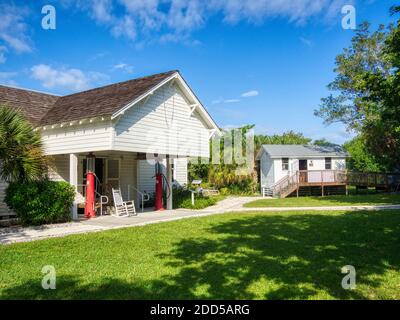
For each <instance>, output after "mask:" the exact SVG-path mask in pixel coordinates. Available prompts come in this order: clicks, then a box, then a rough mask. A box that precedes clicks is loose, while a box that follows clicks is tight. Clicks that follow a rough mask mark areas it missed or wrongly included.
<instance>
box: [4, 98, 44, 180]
mask: <svg viewBox="0 0 400 320" xmlns="http://www.w3.org/2000/svg"><path fill="white" fill-rule="evenodd" d="M46 168H47V166H46V157H45V155H44V152H43V148H42V141H41V137H40V134H39V133H38V132H36V131H35V130H34V128H33V127H32V125H31V124H30V123H29V122H28V121H27V120H26V119H25V118H24V116H23V115H22V114H21V113H20V111H19V110H16V109H11V108H9V107H7V106H5V105H0V177H1V179H2V180H4V181H7V182H27V181H33V180H40V179H42V178H43V177H44V174H45V172H46Z"/></svg>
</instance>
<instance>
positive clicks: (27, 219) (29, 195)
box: [5, 180, 75, 225]
mask: <svg viewBox="0 0 400 320" xmlns="http://www.w3.org/2000/svg"><path fill="white" fill-rule="evenodd" d="M74 197H75V190H74V188H73V187H72V186H71V185H70V184H69V183H67V182H56V181H49V180H44V181H35V182H26V183H17V182H12V183H10V184H9V186H8V188H7V190H6V197H5V202H6V203H7V205H8V206H9V207H10V208H11V209H12V210H14V211H15V213H16V214H17V216H18V218H19V219H20V221H21V223H22V224H24V225H40V224H46V223H57V222H65V221H69V220H70V219H71V216H70V209H71V206H72V204H73V201H74Z"/></svg>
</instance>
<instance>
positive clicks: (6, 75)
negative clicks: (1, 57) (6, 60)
mask: <svg viewBox="0 0 400 320" xmlns="http://www.w3.org/2000/svg"><path fill="white" fill-rule="evenodd" d="M16 75H17V73H16V72H0V83H2V84H5V85H8V86H16V85H17V82H16V81H15V80H14V79H12V78H14V77H15V76H16Z"/></svg>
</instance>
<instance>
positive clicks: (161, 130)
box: [0, 71, 219, 218]
mask: <svg viewBox="0 0 400 320" xmlns="http://www.w3.org/2000/svg"><path fill="white" fill-rule="evenodd" d="M0 103H1V104H7V105H9V106H11V107H15V108H19V109H20V110H21V111H22V112H23V113H24V115H25V116H26V118H27V119H28V120H30V121H31V122H32V123H33V125H34V126H35V127H36V129H37V130H39V131H40V133H41V136H42V139H43V144H44V148H45V152H46V154H47V155H48V156H49V157H51V159H52V163H53V164H52V166H51V168H49V173H50V177H51V178H52V179H54V180H65V181H68V182H70V183H71V184H72V185H74V186H76V187H77V197H76V201H75V205H74V208H73V210H72V212H73V218H77V205H78V204H79V203H82V201H84V198H83V193H84V191H83V189H84V188H83V185H84V183H85V181H84V172H85V168H84V166H85V158H86V156H87V155H88V153H93V154H94V155H95V156H96V175H97V177H98V178H99V179H100V180H101V182H102V183H104V184H109V185H112V186H119V187H120V188H121V191H122V194H123V197H124V198H125V199H127V200H128V199H133V200H136V202H138V201H139V200H140V196H141V193H143V192H148V193H151V192H154V186H155V180H154V178H153V176H154V172H155V171H154V163H155V160H154V159H155V158H157V159H159V160H160V161H162V162H163V164H164V167H165V172H166V174H167V176H168V179H169V180H170V182H174V183H177V184H180V185H184V184H186V183H187V159H188V157H205V158H207V157H209V139H210V138H211V136H212V135H213V134H214V133H215V132H218V131H219V129H218V127H217V125H216V123H215V122H214V120H213V119H212V118H211V116H210V115H209V114H208V112H207V111H206V109H205V108H204V107H203V105H202V104H201V102H200V101H199V100H198V99H197V97H196V95H195V94H194V93H193V91H192V90H191V88H190V87H189V86H188V84H187V83H186V82H185V80H184V79H183V78H182V76H181V75H180V73H179V72H178V71H169V72H165V73H161V74H156V75H152V76H148V77H143V78H138V79H134V80H130V81H126V82H121V83H116V84H112V85H108V86H105V87H101V88H96V89H92V90H88V91H84V92H80V93H75V94H71V95H67V96H62V97H59V96H54V95H48V94H44V93H39V92H35V91H31V90H25V89H18V88H11V87H7V86H0ZM149 159H150V160H149ZM4 188H5V183H1V184H0V200H2V198H3V196H4ZM168 205H169V207H171V205H172V204H171V203H169V204H168ZM0 214H3V215H5V214H7V207H6V206H5V204H3V203H2V204H1V206H0Z"/></svg>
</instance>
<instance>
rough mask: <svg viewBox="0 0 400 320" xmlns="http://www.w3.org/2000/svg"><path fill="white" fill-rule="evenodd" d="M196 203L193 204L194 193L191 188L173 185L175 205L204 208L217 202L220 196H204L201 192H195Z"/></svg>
mask: <svg viewBox="0 0 400 320" xmlns="http://www.w3.org/2000/svg"><path fill="white" fill-rule="evenodd" d="M194 197H195V200H194V205H192V193H191V192H190V190H188V189H186V188H182V187H176V186H174V187H173V198H172V202H173V204H172V205H173V207H174V209H175V208H185V209H204V208H207V207H209V206H212V205H214V204H216V203H217V202H218V200H219V198H218V197H204V196H202V195H201V194H197V193H196V194H195V196H194Z"/></svg>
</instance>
